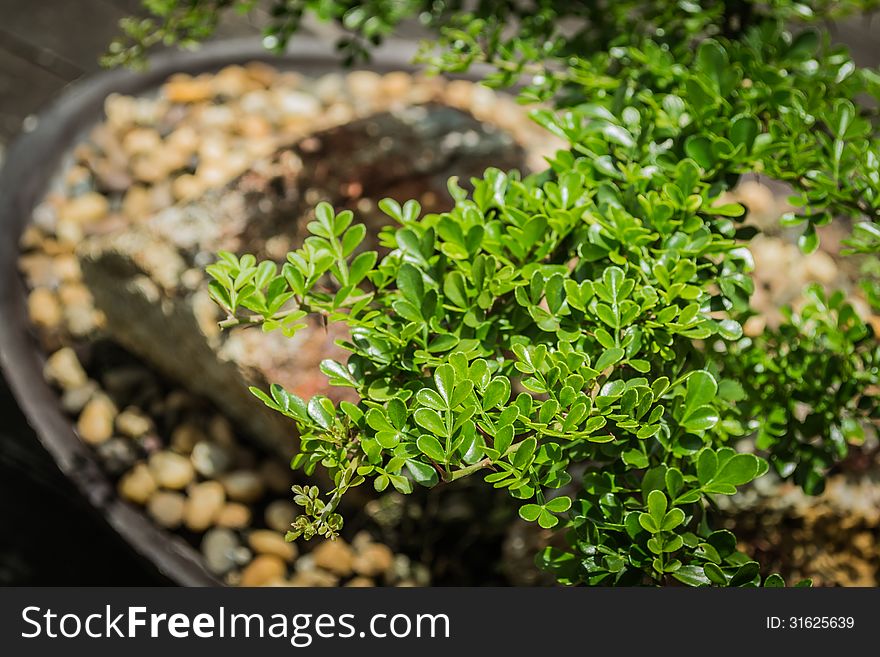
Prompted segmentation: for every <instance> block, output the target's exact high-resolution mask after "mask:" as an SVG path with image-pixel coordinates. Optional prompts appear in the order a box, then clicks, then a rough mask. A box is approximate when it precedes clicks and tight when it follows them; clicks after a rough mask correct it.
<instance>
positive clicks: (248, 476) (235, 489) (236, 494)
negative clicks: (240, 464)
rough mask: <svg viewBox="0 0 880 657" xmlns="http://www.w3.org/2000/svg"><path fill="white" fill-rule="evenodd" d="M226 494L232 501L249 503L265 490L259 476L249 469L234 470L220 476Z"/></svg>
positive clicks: (259, 496)
mask: <svg viewBox="0 0 880 657" xmlns="http://www.w3.org/2000/svg"><path fill="white" fill-rule="evenodd" d="M220 481H221V483H222V484H223V488H225V489H226V495H227V496H228V497H229V499H230V500H232V501H233V502H243V503H245V504H251V503H253V502H256V501H257V500H259V499H260V498H261V497H262V496H263V492H264V490H265V488H264V486H263V482H262V481H261V480H260V476H259V475H258V474H257V473H256V472H252V471H250V470H236V471H235V472H230V473H229V474H227V475H224V476H223V477H222V478H221V480H220Z"/></svg>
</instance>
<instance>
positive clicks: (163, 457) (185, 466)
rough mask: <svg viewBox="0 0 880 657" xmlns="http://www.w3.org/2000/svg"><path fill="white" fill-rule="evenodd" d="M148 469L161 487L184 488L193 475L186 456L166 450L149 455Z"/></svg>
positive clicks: (193, 472) (193, 471)
mask: <svg viewBox="0 0 880 657" xmlns="http://www.w3.org/2000/svg"><path fill="white" fill-rule="evenodd" d="M150 471H151V472H152V473H153V476H154V477H155V478H156V482H157V483H158V484H159V485H160V486H161V487H162V488H170V489H172V490H180V489H182V488H186V486H187V485H188V484H189V483H190V482H191V481H192V480H193V477H195V470H194V469H193V466H192V463H190V461H189V459H188V458H186V457H185V456H181V455H180V454H175V453H174V452H168V451H163V452H157V453H155V454H153V455H152V456H150Z"/></svg>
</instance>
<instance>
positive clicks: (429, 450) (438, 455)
mask: <svg viewBox="0 0 880 657" xmlns="http://www.w3.org/2000/svg"><path fill="white" fill-rule="evenodd" d="M416 445H417V446H418V448H419V451H421V453H422V454H424V455H425V456H427V457H428V458H429V459H431V460H434V461H437V462H438V463H446V452H444V451H443V447H441V445H440V441H439V440H437V439H436V438H434V436H428V435H422V436H419V438H418V440H416Z"/></svg>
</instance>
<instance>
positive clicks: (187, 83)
mask: <svg viewBox="0 0 880 657" xmlns="http://www.w3.org/2000/svg"><path fill="white" fill-rule="evenodd" d="M162 95H164V96H165V98H167V99H168V100H169V101H171V102H172V103H198V102H201V101H204V100H208V99H209V98H211V97H212V96H213V95H214V90H213V89H212V88H211V81H210V76H202V75H200V76H198V77H195V78H194V77H192V76H191V75H187V74H185V73H179V74H177V75H174V76H172V77H171V78H169V80H168V82H166V83H165V84H164V85H162Z"/></svg>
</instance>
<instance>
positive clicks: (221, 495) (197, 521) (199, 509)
mask: <svg viewBox="0 0 880 657" xmlns="http://www.w3.org/2000/svg"><path fill="white" fill-rule="evenodd" d="M225 503H226V493H225V492H224V491H223V486H221V485H220V484H218V483H217V482H216V481H205V482H202V483H200V484H196V485H195V486H193V487H192V488H191V489H190V490H189V497H188V498H187V499H186V506H185V508H184V512H183V521H184V523H186V526H187V527H188V528H189V529H191V530H193V531H194V532H203V531H205V530H206V529H208V527H210V526H211V525H212V524H214V521H215V519H216V518H217V516H218V515H219V514H220V511H221V510H222V509H223V505H224V504H225Z"/></svg>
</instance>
